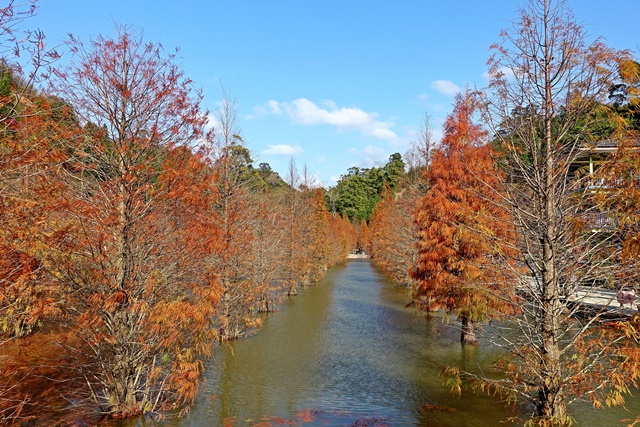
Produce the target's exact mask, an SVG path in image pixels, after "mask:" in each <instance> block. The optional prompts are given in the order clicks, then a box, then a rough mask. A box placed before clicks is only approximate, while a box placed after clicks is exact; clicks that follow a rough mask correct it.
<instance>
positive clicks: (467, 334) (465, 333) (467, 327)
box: [460, 314, 478, 345]
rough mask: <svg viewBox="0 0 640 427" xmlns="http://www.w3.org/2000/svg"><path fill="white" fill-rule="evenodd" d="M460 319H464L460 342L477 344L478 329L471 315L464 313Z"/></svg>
mask: <svg viewBox="0 0 640 427" xmlns="http://www.w3.org/2000/svg"><path fill="white" fill-rule="evenodd" d="M460 320H461V321H462V331H461V333H460V342H461V343H462V344H463V345H467V344H477V343H478V338H477V337H476V330H475V327H474V324H473V320H471V319H469V317H468V316H466V315H464V314H463V315H462V316H461V317H460Z"/></svg>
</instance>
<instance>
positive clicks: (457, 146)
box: [411, 92, 515, 343]
mask: <svg viewBox="0 0 640 427" xmlns="http://www.w3.org/2000/svg"><path fill="white" fill-rule="evenodd" d="M475 111H476V104H475V101H474V98H473V94H472V93H470V92H467V93H466V94H464V95H462V94H458V95H457V97H456V101H455V104H454V107H453V112H452V113H451V114H450V115H449V116H448V117H447V120H446V121H445V124H444V137H443V139H442V143H441V146H440V147H439V149H437V150H435V151H434V153H433V157H432V163H431V166H430V168H429V170H428V172H427V175H426V177H427V181H428V183H429V184H428V185H429V190H428V191H427V193H426V194H425V195H424V197H423V198H422V200H420V205H419V207H418V209H417V211H416V213H415V220H416V223H417V225H418V233H419V234H418V236H419V241H418V258H417V262H416V265H415V267H414V268H413V270H412V271H411V275H412V277H413V278H414V279H415V280H416V283H415V285H414V288H413V298H414V301H415V304H416V305H417V307H418V308H419V309H421V310H425V311H432V310H437V309H444V310H445V311H446V312H449V313H454V314H456V315H457V316H458V317H459V319H460V320H461V322H462V334H461V341H462V342H463V343H474V342H475V341H476V335H475V331H474V325H473V324H474V323H475V322H478V321H482V320H486V319H490V318H492V317H494V316H495V315H496V313H497V312H500V311H501V310H504V309H508V308H509V304H510V303H511V302H512V301H513V299H511V300H509V299H506V298H505V297H506V296H507V295H508V294H509V292H508V290H507V289H505V287H507V282H506V281H505V280H504V279H505V278H500V277H496V275H497V274H498V272H500V271H503V270H507V269H503V268H501V267H500V266H499V263H502V262H503V261H504V258H503V256H502V254H501V252H502V251H504V250H505V248H504V247H500V246H496V245H494V244H493V243H494V242H495V241H496V238H505V237H506V236H507V234H508V230H505V229H503V225H502V224H503V223H502V221H501V220H503V219H505V217H506V216H507V214H506V212H504V211H503V210H501V209H499V207H498V206H499V205H497V204H495V203H492V200H495V199H496V198H497V195H496V194H495V193H494V192H493V191H494V189H495V188H497V184H498V180H497V177H496V173H497V172H496V170H495V168H494V162H493V159H492V148H491V146H490V145H489V144H487V141H486V134H485V132H484V130H483V129H482V127H481V126H480V125H478V124H475V123H474V122H473V120H472V118H473V114H474V112H475ZM512 283H514V282H512ZM501 288H502V289H501ZM505 291H507V292H505ZM511 291H515V289H511Z"/></svg>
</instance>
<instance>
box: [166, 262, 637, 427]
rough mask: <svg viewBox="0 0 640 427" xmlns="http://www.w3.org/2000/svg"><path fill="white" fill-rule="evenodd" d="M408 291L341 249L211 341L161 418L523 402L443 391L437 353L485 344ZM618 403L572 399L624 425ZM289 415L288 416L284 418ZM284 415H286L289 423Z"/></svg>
mask: <svg viewBox="0 0 640 427" xmlns="http://www.w3.org/2000/svg"><path fill="white" fill-rule="evenodd" d="M408 298H409V295H408V294H407V291H406V290H404V289H402V288H399V287H396V286H394V285H393V284H391V283H390V282H388V281H387V280H386V279H385V278H384V277H383V276H382V275H381V273H380V272H378V271H377V270H376V269H375V267H374V266H373V264H372V263H371V261H369V260H365V259H356V260H348V261H346V262H344V263H342V264H341V265H339V266H337V267H336V268H334V269H332V270H331V271H329V273H328V274H327V276H326V277H325V278H324V280H323V281H322V282H321V283H319V284H318V285H316V286H313V287H310V288H307V289H305V291H304V292H302V294H301V295H299V296H297V297H295V298H292V299H291V300H290V301H289V302H286V303H285V304H283V305H282V306H281V307H280V310H279V312H277V313H275V314H273V315H270V316H269V317H268V319H266V322H265V325H264V326H263V328H262V329H261V330H260V331H259V332H258V333H256V334H255V335H253V336H251V337H249V338H247V339H243V340H240V341H238V342H234V343H232V344H231V345H224V346H220V347H218V348H216V351H215V354H214V357H213V359H212V360H211V361H210V363H209V364H208V367H207V373H206V379H205V383H204V385H203V392H202V393H201V396H200V397H199V399H198V401H197V403H196V405H195V406H194V408H193V409H192V411H191V414H190V416H189V417H188V418H183V419H175V418H172V417H169V418H168V419H166V420H165V421H163V422H162V423H160V424H161V425H162V426H170V427H205V426H206V427H209V426H223V425H225V421H226V425H229V426H231V425H234V426H254V425H260V426H268V425H272V426H277V425H304V426H328V427H332V426H382V425H385V426H436V427H437V426H448V427H452V426H465V427H467V426H468V427H472V426H477V427H489V426H491V427H494V426H497V425H505V426H508V425H515V424H510V423H508V422H506V420H507V419H508V418H509V417H513V416H514V415H517V414H518V412H520V413H522V412H523V411H524V410H525V408H508V407H505V405H503V404H502V403H500V402H499V401H498V399H497V398H495V397H488V396H477V395H473V394H463V395H462V397H457V396H454V395H452V394H451V393H450V392H449V391H448V389H447V388H446V387H445V386H444V385H443V379H442V378H441V377H440V371H441V370H442V367H443V366H444V365H447V364H448V365H459V366H465V367H466V368H468V369H480V368H485V369H486V368H487V367H488V366H489V365H490V361H491V360H493V358H494V357H495V353H494V352H493V351H492V350H491V349H488V348H486V347H483V346H478V347H476V348H467V349H463V348H461V346H460V343H459V335H458V332H457V331H456V329H455V325H447V324H446V323H443V322H442V319H437V318H434V319H431V320H426V319H425V318H424V317H421V316H415V315H414V313H413V310H412V309H407V308H405V305H406V303H407V302H408ZM633 399H636V400H637V396H636V397H634V398H630V399H629V400H630V401H632V402H631V403H632V404H631V405H629V406H628V410H627V411H625V410H615V411H609V410H607V411H597V410H594V409H592V408H591V407H590V405H589V404H584V405H582V404H581V405H579V406H578V407H572V412H573V413H574V414H575V416H576V420H577V425H578V426H582V427H601V426H614V425H625V424H620V423H619V421H620V420H621V419H623V418H634V415H633V414H637V413H640V412H639V411H640V404H638V402H634V401H633ZM287 423H288V424H287ZM294 423H295V424H294Z"/></svg>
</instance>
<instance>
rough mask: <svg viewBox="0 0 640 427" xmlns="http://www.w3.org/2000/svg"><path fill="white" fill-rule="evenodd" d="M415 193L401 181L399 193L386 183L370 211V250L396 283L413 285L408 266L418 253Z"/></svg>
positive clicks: (375, 259)
mask: <svg viewBox="0 0 640 427" xmlns="http://www.w3.org/2000/svg"><path fill="white" fill-rule="evenodd" d="M415 204H416V197H415V195H414V193H413V192H412V188H411V187H409V186H405V183H404V182H403V183H401V185H400V189H399V190H398V193H397V194H394V193H393V192H392V191H391V189H390V188H389V187H388V186H387V185H385V186H384V188H383V190H382V196H381V199H380V202H378V205H377V206H376V208H375V209H374V211H373V214H372V215H371V230H372V231H371V243H370V246H369V249H368V250H369V251H370V253H371V256H372V258H373V260H374V261H375V263H376V265H377V266H378V267H379V268H380V269H381V270H382V271H383V272H384V274H385V275H386V276H387V277H388V278H389V279H391V280H393V281H394V282H395V283H397V284H400V285H403V286H411V285H412V283H413V279H412V278H411V277H410V276H409V270H410V269H411V268H412V266H413V265H414V264H415V261H416V256H417V246H416V243H417V232H416V227H415V223H414V221H413V211H414V210H415Z"/></svg>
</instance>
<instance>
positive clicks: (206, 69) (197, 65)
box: [28, 0, 640, 186]
mask: <svg viewBox="0 0 640 427" xmlns="http://www.w3.org/2000/svg"><path fill="white" fill-rule="evenodd" d="M38 4H39V8H38V11H37V14H38V15H37V16H36V17H35V18H34V19H32V20H30V21H29V22H28V26H30V27H38V28H40V29H41V30H43V31H44V32H45V34H46V35H47V44H48V45H50V46H53V45H57V44H60V43H61V42H62V41H63V40H64V39H65V37H66V36H67V34H69V33H71V34H73V35H74V36H76V37H78V38H80V39H81V40H82V41H85V42H88V41H89V40H90V38H91V37H93V36H96V35H98V34H102V35H104V36H109V35H113V34H114V29H113V27H114V25H113V24H114V23H118V24H127V25H133V26H135V27H138V28H140V29H142V30H143V31H144V34H145V40H146V41H150V42H161V43H162V44H163V46H164V47H165V48H166V50H167V51H172V50H173V48H175V47H179V48H180V53H179V57H180V61H181V66H182V67H183V69H184V70H185V72H186V74H187V75H188V76H189V77H190V78H192V79H193V80H194V82H195V84H196V86H197V87H200V88H202V90H203V92H204V96H205V100H204V106H205V107H206V108H208V109H210V110H215V109H216V107H217V105H218V103H219V101H220V98H221V87H222V86H224V88H225V89H226V90H227V91H228V92H229V93H230V94H231V95H232V96H233V97H235V98H237V102H238V104H237V110H238V116H239V119H240V122H239V125H240V128H241V130H242V136H243V137H244V139H245V141H246V143H247V146H248V148H249V149H250V150H251V152H252V154H253V158H254V160H255V161H256V164H258V163H261V162H267V163H269V164H270V165H271V167H272V168H273V169H274V170H276V171H278V172H279V173H280V174H281V175H284V173H285V171H286V169H287V167H288V163H289V159H290V158H291V157H293V158H295V160H296V164H297V165H298V167H299V168H302V166H303V165H305V164H306V165H307V167H308V170H309V171H310V172H311V173H312V174H313V175H314V176H315V177H316V178H317V180H318V181H319V182H320V183H322V185H325V186H328V185H333V184H335V181H336V180H337V179H338V178H339V176H340V175H341V174H344V173H346V171H347V169H348V168H349V167H351V166H359V167H370V166H373V165H381V164H384V163H385V162H386V161H387V159H388V158H389V156H390V155H391V154H392V153H394V152H399V153H401V154H404V153H405V152H406V150H407V149H408V148H409V146H410V144H411V143H412V142H413V141H415V140H416V138H417V132H418V130H419V128H420V125H421V123H422V121H423V116H424V114H425V113H427V114H429V115H430V116H431V117H432V123H433V130H434V134H435V135H436V137H438V136H439V135H440V134H441V127H442V123H443V121H444V118H445V117H446V115H447V113H448V112H449V111H450V109H451V103H452V101H453V96H454V94H455V91H456V90H459V89H461V88H464V87H465V86H467V85H469V86H473V85H476V86H478V87H483V86H484V85H485V84H486V83H487V81H486V78H485V75H486V74H485V73H486V61H487V59H488V57H489V46H490V45H491V44H492V43H494V42H496V41H498V34H499V32H500V29H502V28H505V27H508V26H509V24H510V20H512V19H514V18H515V16H516V15H515V11H516V7H517V5H518V4H521V2H516V1H513V0H484V1H483V0H458V1H440V2H435V1H428V0H397V1H389V0H385V1H383V0H367V1H364V0H339V1H338V0H323V1H315V0H298V1H296V0H212V1H204V0H202V1H200V0H198V1H195V0H194V1H191V0H185V1H182V2H176V1H171V2H169V1H164V0H155V1H140V0H128V1H122V0H84V1H82V0H40V1H39V3H38ZM569 6H570V7H571V8H572V9H573V11H574V14H575V15H576V18H577V19H578V21H579V22H582V23H583V24H584V26H585V28H586V29H587V31H588V32H589V34H591V35H592V36H594V37H595V36H602V37H603V38H604V39H605V40H606V41H607V43H608V44H609V45H611V46H613V47H615V48H618V49H632V50H634V51H636V52H637V51H638V50H639V49H640V31H638V28H639V26H638V23H639V22H640V21H639V19H640V18H639V17H640V1H638V0H608V1H606V2H605V1H596V0H573V1H569ZM60 52H62V53H64V48H63V47H62V48H60Z"/></svg>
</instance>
